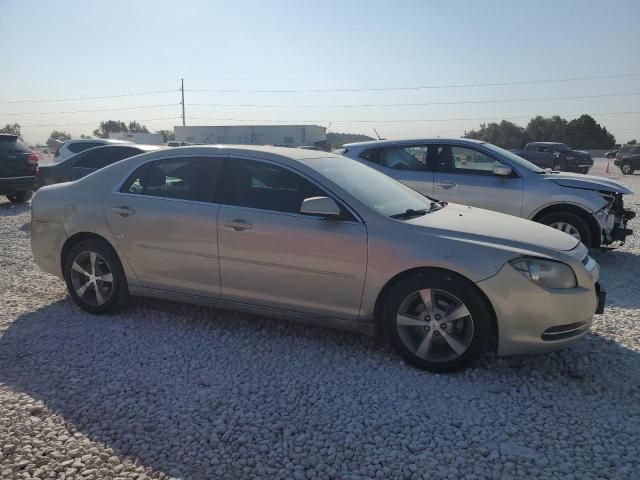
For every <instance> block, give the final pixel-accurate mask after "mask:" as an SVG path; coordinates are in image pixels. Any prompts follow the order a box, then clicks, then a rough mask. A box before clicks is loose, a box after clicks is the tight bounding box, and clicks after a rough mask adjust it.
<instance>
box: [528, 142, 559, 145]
mask: <svg viewBox="0 0 640 480" xmlns="http://www.w3.org/2000/svg"><path fill="white" fill-rule="evenodd" d="M527 145H564V143H562V142H529V143H528V144H527Z"/></svg>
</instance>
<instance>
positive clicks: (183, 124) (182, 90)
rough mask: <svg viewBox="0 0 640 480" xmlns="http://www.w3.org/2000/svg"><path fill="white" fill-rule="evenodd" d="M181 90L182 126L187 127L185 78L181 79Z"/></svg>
mask: <svg viewBox="0 0 640 480" xmlns="http://www.w3.org/2000/svg"><path fill="white" fill-rule="evenodd" d="M180 91H181V92H182V102H181V103H182V126H183V127H186V125H187V122H186V120H185V117H184V78H181V79H180Z"/></svg>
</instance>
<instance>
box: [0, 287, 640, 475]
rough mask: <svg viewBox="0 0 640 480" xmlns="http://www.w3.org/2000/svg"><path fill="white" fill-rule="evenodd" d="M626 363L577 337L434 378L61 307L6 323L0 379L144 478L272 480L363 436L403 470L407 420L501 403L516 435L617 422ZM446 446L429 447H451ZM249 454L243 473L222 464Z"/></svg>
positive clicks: (369, 352) (312, 337)
mask: <svg viewBox="0 0 640 480" xmlns="http://www.w3.org/2000/svg"><path fill="white" fill-rule="evenodd" d="M639 360H640V354H639V353H638V352H635V351H633V350H630V349H627V348H624V347H623V346H621V345H619V344H617V343H615V342H612V341H610V340H607V339H605V338H602V337H599V336H597V335H590V336H588V337H586V339H585V340H584V341H583V342H579V344H578V345H577V346H576V347H574V348H570V349H566V350H563V351H561V352H557V353H553V354H549V355H545V356H536V357H522V358H508V359H496V358H495V357H493V356H491V355H488V356H487V357H486V358H485V359H483V360H482V361H481V362H480V363H479V365H477V366H476V367H475V368H471V369H468V370H466V371H464V372H461V373H457V374H452V375H435V374H430V373H426V372H421V371H419V370H417V369H413V368H410V367H408V366H406V365H404V364H403V363H402V362H401V361H400V360H399V359H398V357H397V356H396V355H395V354H393V353H392V352H391V351H390V350H389V349H388V347H386V346H385V345H384V344H383V343H382V342H381V341H380V340H372V339H370V338H366V337H362V336H359V335H354V334H348V333H342V332H334V331H332V330H328V329H323V328H317V327H309V326H305V325H299V324H294V323H290V322H284V321H278V320H272V319H265V318H259V317H252V316H247V315H238V314H234V313H229V312H223V311H218V310H214V309H209V308H205V307H194V306H188V305H180V304H174V303H171V302H163V301H156V300H136V301H134V302H133V304H132V306H131V307H129V308H128V309H127V310H126V311H124V312H123V313H122V314H118V315H114V316H108V317H107V316H102V317H98V316H92V315H89V314H86V313H84V312H80V311H79V310H77V309H76V308H75V307H74V306H72V305H71V303H70V302H69V301H68V300H60V301H58V302H55V303H52V304H50V305H48V306H45V307H43V308H41V309H39V310H37V311H34V312H29V313H26V314H24V315H21V316H20V317H18V318H17V319H16V320H15V321H14V322H13V323H12V324H11V325H10V326H9V328H8V329H7V330H6V331H5V332H4V333H3V334H2V336H1V337H0V382H3V383H4V384H7V385H9V386H11V387H12V388H13V389H15V390H18V391H20V392H24V393H26V394H28V395H29V396H31V397H32V398H34V399H36V400H38V401H41V402H42V403H43V404H44V409H45V413H44V415H46V414H47V413H46V412H51V413H55V414H58V415H60V416H62V417H63V419H64V422H65V424H66V425H67V426H68V428H70V430H71V431H72V432H75V431H77V432H81V433H82V434H84V435H87V436H88V437H89V438H91V439H92V440H94V441H98V442H101V443H103V444H105V445H107V446H109V447H111V448H113V449H114V450H116V451H117V452H118V453H119V454H120V455H127V456H130V457H131V458H137V459H139V461H140V462H141V463H142V464H143V465H145V466H146V467H150V468H152V469H154V470H155V471H163V472H165V473H167V474H170V475H175V476H184V478H196V479H200V478H214V477H216V476H219V475H221V474H223V473H224V474H225V475H227V476H228V477H229V478H241V477H247V476H248V475H247V470H246V469H247V468H249V470H250V471H251V472H252V474H253V475H257V476H259V477H275V471H270V470H269V468H271V467H268V465H272V464H274V462H275V464H278V461H280V462H281V464H284V463H285V461H284V460H282V459H283V458H290V457H291V456H292V455H297V456H302V458H304V456H305V455H306V456H308V457H310V458H312V459H313V458H315V462H317V461H318V459H322V458H323V455H324V456H326V457H327V458H328V457H329V456H331V455H333V458H334V460H335V458H336V457H335V455H336V452H335V450H336V449H337V451H339V452H346V451H353V450H355V449H356V448H357V447H356V446H354V445H356V444H359V442H361V445H366V444H367V442H370V441H371V439H373V438H375V439H376V442H377V443H378V444H379V445H378V446H379V447H380V448H382V449H383V450H385V451H389V452H398V455H400V456H399V458H398V462H399V463H400V462H404V461H406V460H407V458H413V456H414V454H416V453H417V450H415V451H414V450H412V448H415V447H414V446H413V443H414V442H415V438H414V437H413V436H412V433H411V432H412V428H414V427H415V425H416V422H428V423H432V424H433V425H434V427H433V428H436V429H442V430H449V428H446V427H450V429H451V430H450V431H451V432H456V431H459V430H458V429H463V428H466V427H465V425H473V424H474V423H470V422H477V417H478V415H480V416H481V417H482V422H484V424H485V425H492V424H493V423H498V422H502V421H504V415H505V414H506V413H505V412H501V411H500V409H497V408H496V404H497V403H499V402H501V401H503V400H506V401H508V402H510V403H511V404H512V408H511V409H510V410H509V412H510V413H509V415H512V416H513V422H516V423H517V422H518V421H520V416H521V417H522V419H523V422H524V423H523V427H522V428H523V429H526V428H528V425H529V424H530V422H536V421H540V422H549V421H551V422H553V421H554V419H555V418H556V417H557V416H558V415H559V414H562V415H565V416H569V417H571V418H575V421H576V422H578V423H576V425H583V424H584V425H585V428H587V425H589V422H591V421H592V417H595V416H596V413H595V412H598V411H601V409H602V408H603V406H606V408H607V410H608V413H607V415H618V414H627V412H618V411H617V409H619V408H622V407H621V405H622V404H623V403H624V402H623V401H621V399H622V398H628V396H629V395H631V396H633V395H640V391H639V390H638V378H637V376H636V377H635V378H634V375H637V365H638V361H639ZM612 372H616V375H612ZM614 377H615V381H614ZM533 388H535V389H540V390H542V391H544V392H546V394H545V395H542V392H538V393H536V392H534V391H532V389H533ZM576 396H577V397H576ZM576 398H578V401H576ZM532 410H533V411H535V412H536V413H535V414H532ZM612 412H613V413H612ZM598 415H600V414H598ZM454 420H455V421H454ZM510 421H511V420H510ZM439 422H444V423H439ZM452 422H453V423H455V428H454V426H452V425H453V423H452ZM527 422H529V423H527ZM347 424H348V425H349V427H348V429H349V432H347V431H345V428H347V427H346V425H347ZM475 424H477V423H475ZM469 428H471V427H469ZM576 428H578V430H579V428H581V427H576ZM385 430H389V431H391V430H393V432H394V434H393V436H389V437H387V435H386V434H385ZM399 431H400V432H403V433H401V434H399V433H398V432H399ZM347 433H348V435H347ZM349 435H351V436H352V439H351V440H350V441H351V442H353V444H352V445H351V446H349V445H347V443H348V440H346V438H347V437H348V436H349ZM452 435H453V436H452V437H451V438H449V437H447V439H446V440H445V439H442V440H441V442H444V443H443V445H442V446H443V448H444V447H446V448H454V444H455V442H456V434H455V433H453V434H452ZM405 437H406V442H405V440H402V444H401V445H399V444H398V442H400V440H399V438H405ZM524 437H526V435H524V434H523V438H522V439H518V437H517V436H514V437H513V438H514V441H520V442H521V443H524V442H525V441H526V439H525V438H524ZM320 439H322V440H323V442H324V445H327V447H323V448H325V450H321V449H320V448H319V447H317V445H318V443H317V442H318V441H319V440H320ZM331 445H333V447H332V448H333V449H334V452H333V453H331V451H330V450H327V448H329V447H330V446H331ZM358 448H359V447H358ZM294 449H296V450H295V451H294ZM238 452H240V453H238ZM247 452H249V453H250V454H248V453H247ZM238 455H241V456H240V457H238ZM345 455H346V454H345ZM403 456H404V457H403ZM248 457H251V458H253V459H254V460H253V462H254V463H252V464H251V463H250V464H247V463H240V462H239V461H237V459H238V458H244V459H246V458H248ZM274 458H276V460H274ZM340 458H342V457H340ZM278 459H280V460H278ZM313 461H314V460H311V462H312V465H313ZM345 461H346V460H345ZM356 461H362V462H363V463H366V459H365V458H362V459H360V460H359V459H357V458H354V459H353V462H356ZM434 465H435V464H434ZM425 467H426V464H425ZM434 468H435V466H434Z"/></svg>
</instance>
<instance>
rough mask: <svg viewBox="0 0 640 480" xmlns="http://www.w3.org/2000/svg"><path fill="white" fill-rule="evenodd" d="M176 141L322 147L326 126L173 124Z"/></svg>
mask: <svg viewBox="0 0 640 480" xmlns="http://www.w3.org/2000/svg"><path fill="white" fill-rule="evenodd" d="M173 131H174V133H175V136H176V141H177V142H186V143H214V144H219V143H222V144H235V145H282V146H287V147H301V146H317V147H321V148H322V147H324V144H325V143H326V141H327V129H326V128H325V127H321V126H319V125H231V126H206V127H173Z"/></svg>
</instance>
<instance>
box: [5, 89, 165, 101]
mask: <svg viewBox="0 0 640 480" xmlns="http://www.w3.org/2000/svg"><path fill="white" fill-rule="evenodd" d="M176 91H177V90H175V89H172V90H155V91H152V92H136V93H122V94H118V95H102V96H99V97H73V98H53V99H51V98H50V99H46V100H41V99H39V100H31V99H29V100H0V103H5V104H11V103H48V102H75V101H78V100H102V99H105V98H122V97H137V96H139V95H157V94H160V93H175V92H176Z"/></svg>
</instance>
